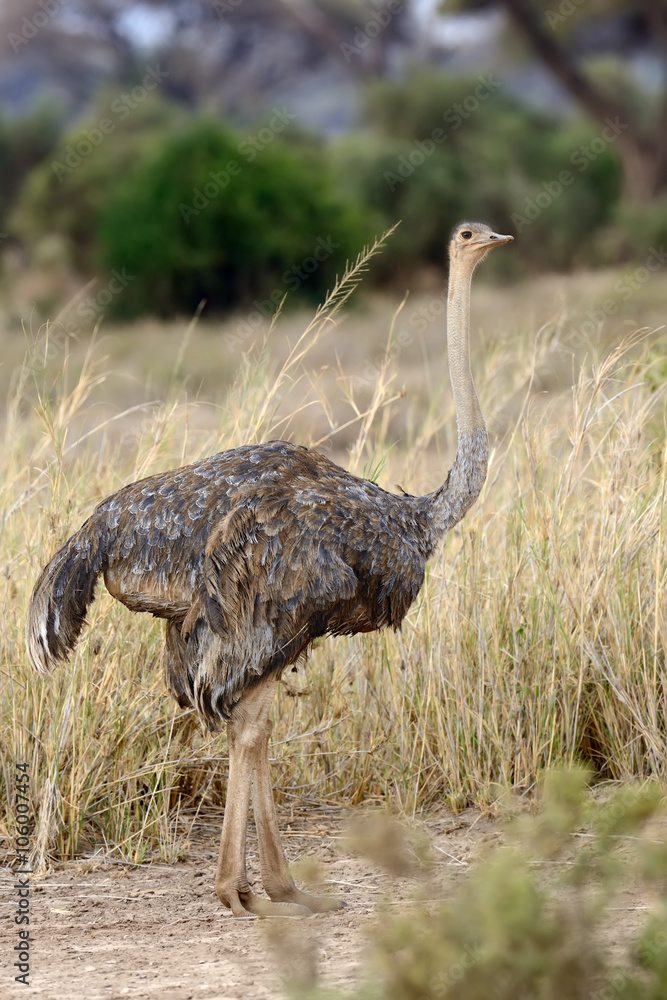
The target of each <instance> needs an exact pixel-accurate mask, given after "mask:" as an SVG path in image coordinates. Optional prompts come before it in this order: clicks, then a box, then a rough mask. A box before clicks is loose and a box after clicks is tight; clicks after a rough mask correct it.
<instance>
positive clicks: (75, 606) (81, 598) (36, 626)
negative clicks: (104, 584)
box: [25, 523, 106, 674]
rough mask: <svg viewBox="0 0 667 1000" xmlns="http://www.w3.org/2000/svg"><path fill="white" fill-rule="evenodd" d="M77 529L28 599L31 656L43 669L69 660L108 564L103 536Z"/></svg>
mask: <svg viewBox="0 0 667 1000" xmlns="http://www.w3.org/2000/svg"><path fill="white" fill-rule="evenodd" d="M87 527H88V524H87V523H86V524H84V525H83V527H82V528H81V529H80V530H79V531H77V533H76V534H75V535H72V537H71V538H70V539H69V540H68V541H67V542H65V544H64V545H63V547H62V548H61V549H60V550H59V551H58V552H56V554H55V555H54V557H53V559H51V561H50V562H49V563H48V564H47V565H46V566H45V567H44V569H43V570H42V572H41V573H40V575H39V579H38V580H37V583H36V584H35V587H34V589H33V592H32V595H31V597H30V601H29V603H28V617H27V621H26V628H25V639H26V648H27V652H28V659H29V660H30V662H31V664H32V666H33V667H34V668H35V670H37V671H38V672H39V673H40V674H48V673H49V672H50V671H51V670H52V669H53V667H54V666H55V665H56V663H58V662H59V661H60V660H67V659H68V658H69V655H70V653H71V652H72V650H73V649H74V647H75V646H76V642H77V639H78V638H79V635H80V634H81V630H82V628H83V626H84V624H85V621H86V612H87V610H88V607H89V606H90V604H92V602H93V600H94V599H95V583H96V582H97V577H98V576H99V574H100V572H101V571H102V570H103V569H104V567H105V563H106V553H105V550H104V544H103V539H102V538H101V537H99V536H98V537H97V538H94V537H92V535H91V533H89V532H87V531H86V528H87Z"/></svg>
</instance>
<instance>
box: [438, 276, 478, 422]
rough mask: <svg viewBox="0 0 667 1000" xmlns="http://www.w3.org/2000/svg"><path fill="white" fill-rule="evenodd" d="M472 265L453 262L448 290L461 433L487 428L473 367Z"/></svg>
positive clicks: (450, 351)
mask: <svg viewBox="0 0 667 1000" xmlns="http://www.w3.org/2000/svg"><path fill="white" fill-rule="evenodd" d="M471 281H472V268H471V267H470V266H469V265H468V266H465V265H461V264H455V263H454V262H452V266H451V270H450V274H449V291H448V293H447V355H448V359H449V380H450V382H451V384H452V394H453V396H454V406H455V407H456V424H457V427H458V432H459V440H460V438H461V435H464V434H473V433H475V432H476V431H480V430H482V431H486V425H485V423H484V417H483V416H482V411H481V408H480V405H479V399H478V398H477V392H476V390H475V383H474V382H473V380H472V372H471V370H470V283H471Z"/></svg>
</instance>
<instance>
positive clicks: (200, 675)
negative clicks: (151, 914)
mask: <svg viewBox="0 0 667 1000" xmlns="http://www.w3.org/2000/svg"><path fill="white" fill-rule="evenodd" d="M510 239H511V237H507V236H499V235H497V234H495V233H493V232H492V231H491V230H490V229H488V227H486V226H483V225H482V224H480V223H463V224H461V225H460V226H458V227H457V228H456V229H455V231H454V233H453V235H452V239H451V242H450V262H451V265H450V287H449V304H448V329H447V333H448V348H449V364H450V376H451V381H452V389H453V392H454V398H455V403H456V411H457V422H458V429H459V442H458V449H457V454H456V459H455V461H454V465H453V468H452V470H451V472H450V473H449V475H448V477H447V480H446V482H445V483H444V485H443V486H442V487H440V488H439V489H438V490H436V491H435V492H434V493H431V494H428V495H427V496H423V497H414V496H408V495H402V496H396V495H395V494H392V493H388V492H386V491H385V490H383V489H382V488H381V487H379V486H378V485H377V484H375V483H372V482H369V481H367V480H364V479H360V478H359V477H357V476H353V475H352V474H351V473H349V472H346V471H345V470H344V469H342V468H340V467H339V466H337V465H335V464H334V463H333V462H331V461H329V459H327V458H325V457H324V456H323V455H320V454H318V453H317V452H315V451H312V450H310V449H308V448H303V447H299V446H296V445H293V444H288V443H287V442H284V441H273V442H269V443H268V444H259V445H248V446H245V447H242V448H235V449H233V450H230V451H225V452H221V453H220V454H218V455H214V456H212V457H211V458H207V459H204V460H203V461H200V462H195V463H193V464H192V465H188V466H185V467H183V468H181V469H175V470H171V471H168V472H163V473H159V474H158V475H154V476H150V477H149V478H147V479H143V480H141V481H140V482H137V483H132V484H130V485H129V486H125V487H123V488H122V489H121V490H118V492H117V493H114V494H113V495H112V496H110V497H108V498H107V499H106V500H104V501H103V502H102V503H101V504H99V505H98V506H97V507H96V508H95V510H94V511H93V513H92V515H91V516H90V517H89V519H88V520H87V521H86V522H85V524H84V525H83V526H82V527H81V528H80V529H79V531H78V532H77V533H76V534H75V535H73V536H72V537H71V538H70V539H69V540H68V541H67V542H66V543H65V545H64V546H63V547H62V548H61V549H60V551H59V552H57V553H56V555H55V556H54V557H53V559H52V560H51V561H50V562H49V564H48V565H47V566H46V567H45V568H44V570H43V571H42V573H41V575H40V577H39V579H38V581H37V583H36V584H35V588H34V591H33V594H32V597H31V601H30V607H29V611H28V621H27V625H26V642H27V648H28V655H29V657H30V660H31V661H32V663H33V665H34V666H35V667H36V669H37V670H38V671H40V672H41V673H43V674H46V673H48V671H49V669H50V668H51V667H52V666H53V665H54V663H55V662H56V661H58V660H64V659H66V658H67V657H68V655H69V653H70V652H71V651H72V649H73V648H74V645H75V643H76V641H77V639H78V636H79V634H80V632H81V629H82V628H83V625H84V623H85V617H86V610H87V607H88V605H89V604H90V603H91V601H92V600H93V599H94V590H95V582H96V580H97V578H98V576H99V575H100V574H102V575H103V576H104V582H105V584H106V586H107V589H108V590H109V592H110V593H111V594H112V595H113V596H114V597H115V598H116V599H117V600H118V601H121V602H122V603H123V604H125V606H126V607H128V608H129V609H130V610H131V611H147V612H150V613H152V614H154V615H156V616H158V617H160V618H164V619H166V642H165V649H164V657H163V665H164V672H165V679H166V683H167V687H168V688H169V690H170V691H171V693H172V694H173V695H174V697H175V698H176V699H177V701H178V703H179V704H180V705H181V706H187V705H191V706H193V707H194V708H195V709H196V710H197V712H198V713H199V715H200V717H201V719H202V721H203V723H204V724H205V725H206V726H207V727H208V728H210V729H214V728H216V726H217V725H218V724H219V723H220V722H221V721H225V722H227V724H228V732H229V747H230V779H229V784H228V796H227V805H226V807H225V820H224V824H223V832H222V840H221V849H220V861H219V865H218V875H217V878H216V890H217V892H218V895H219V897H220V899H221V900H222V901H223V902H224V903H225V904H226V905H227V906H230V907H231V909H232V911H233V912H234V914H235V915H241V914H243V913H245V912H246V911H250V912H252V913H267V912H310V911H312V910H322V909H330V908H334V907H336V906H338V905H339V904H338V901H336V900H327V899H318V898H317V897H312V896H309V895H307V894H306V893H301V892H300V890H298V889H296V887H295V886H294V883H293V882H292V880H291V877H290V876H289V873H288V871H287V866H286V862H285V859H284V855H283V853H282V848H281V847H280V842H279V838H278V830H277V820H276V817H275V808H274V806H273V798H272V792H271V788H270V783H269V778H268V756H267V754H268V733H269V731H270V722H269V706H270V702H271V696H272V694H273V691H274V688H275V683H276V681H277V680H278V679H279V678H280V675H281V674H282V672H283V670H284V669H285V668H286V667H287V666H289V665H290V664H292V663H294V661H295V660H296V659H297V658H298V657H299V656H300V655H301V654H302V653H304V652H305V651H306V650H307V648H308V646H309V645H310V644H311V643H312V641H313V640H314V639H316V638H317V637H319V636H322V635H325V634H327V633H328V634H332V635H351V634H354V633H356V632H370V631H373V630H375V629H379V628H384V627H386V626H391V627H393V628H395V629H396V628H398V627H399V626H400V624H401V622H402V620H403V618H404V617H405V614H406V612H407V610H408V608H409V607H410V605H411V604H412V602H413V601H414V599H415V597H416V595H417V593H418V591H419V588H420V587H421V585H422V582H423V579H424V568H425V564H426V560H427V559H428V558H429V556H430V555H431V554H432V553H433V551H434V549H435V547H436V545H437V544H438V541H439V540H440V539H441V538H442V536H443V535H444V534H445V533H446V531H447V530H449V528H451V527H452V526H453V525H454V524H456V523H457V522H458V521H459V520H460V519H461V518H462V517H463V515H464V514H465V513H466V511H467V510H468V509H469V507H470V506H471V505H472V503H473V502H474V501H475V499H476V498H477V496H478V495H479V492H480V490H481V488H482V485H483V483H484V479H485V476H486V465H487V451H488V441H487V434H486V428H485V425H484V421H483V419H482V415H481V411H480V409H479V403H478V401H477V395H476V393H475V389H474V385H473V382H472V376H471V374H470V363H469V332H468V331H469V312H468V309H469V288H470V279H471V277H472V273H473V270H474V268H475V265H476V264H477V263H478V261H479V260H481V259H482V258H483V256H484V255H485V254H486V252H487V251H488V249H489V248H490V247H492V246H494V245H498V244H500V243H504V242H508V241H509V240H510ZM251 786H252V792H253V797H254V809H255V819H256V822H257V826H258V837H259V848H260V861H261V864H262V877H263V883H264V886H265V888H266V890H267V892H268V893H269V895H270V897H271V899H272V900H273V901H274V902H273V903H269V902H268V901H265V900H261V899H260V898H259V897H256V896H254V895H253V894H252V893H251V892H250V887H249V886H248V883H247V880H246V877H245V826H246V822H247V810H248V804H249V796H250V790H251ZM304 907H305V908H306V910H304Z"/></svg>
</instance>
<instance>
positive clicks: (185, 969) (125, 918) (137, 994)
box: [0, 810, 496, 1000]
mask: <svg viewBox="0 0 667 1000" xmlns="http://www.w3.org/2000/svg"><path fill="white" fill-rule="evenodd" d="M350 816H351V813H350V812H349V811H347V812H346V811H343V810H340V811H338V810H335V811H332V810H326V811H323V810H318V811H315V812H313V811H309V812H304V813H303V814H302V815H300V816H298V817H296V818H294V817H287V818H284V819H283V826H282V829H283V831H284V833H285V844H286V850H287V853H288V857H289V858H290V860H291V861H292V862H293V861H295V860H302V861H303V859H310V858H311V857H312V858H313V859H317V862H318V864H319V866H320V872H321V876H320V877H321V878H322V880H323V882H325V883H326V885H325V886H324V891H325V892H333V893H335V894H337V895H340V896H341V897H343V898H344V900H345V902H346V907H345V909H344V910H343V911H340V912H338V913H335V914H322V915H318V916H315V917H313V918H312V919H310V920H284V919H280V920H257V919H254V918H252V917H250V918H248V920H234V919H233V918H232V917H231V916H229V913H228V911H227V910H225V909H223V907H222V906H221V905H220V903H219V902H218V900H217V898H216V896H215V894H214V890H213V876H214V871H215V861H216V856H217V832H216V828H215V821H214V819H213V817H210V818H207V819H206V820H202V821H201V822H200V823H199V826H198V830H199V833H198V837H199V839H198V841H197V842H196V844H195V845H194V846H193V851H192V855H191V857H190V858H189V859H188V860H187V861H186V862H183V863H180V864H176V865H169V866H168V865H162V864H152V865H144V866H142V867H129V866H126V865H120V864H109V863H108V862H107V863H106V864H102V865H101V866H100V868H99V869H97V870H86V869H87V868H88V867H89V866H88V864H87V863H86V862H83V863H80V862H79V863H76V862H73V863H69V864H64V865H61V866H59V867H58V869H57V870H56V871H53V872H51V873H50V874H49V875H47V876H45V877H43V878H41V879H37V880H35V882H34V883H33V893H32V901H31V923H30V932H31V933H30V937H31V942H32V945H31V969H30V988H29V989H26V987H25V986H23V985H20V984H16V983H14V982H13V976H8V967H9V966H10V965H11V962H8V961H7V956H8V955H9V954H10V953H11V951H12V949H13V947H14V944H15V943H16V942H17V933H16V928H15V927H14V926H13V924H12V917H11V914H12V913H13V911H14V909H15V899H14V895H13V893H12V890H11V885H12V877H11V873H10V872H8V871H7V870H6V869H5V870H4V871H3V872H2V881H1V883H0V887H1V889H2V894H1V896H0V900H1V903H2V910H1V912H2V915H3V918H4V919H3V920H2V923H1V925H0V954H2V965H3V969H2V978H3V981H2V983H1V984H0V996H2V997H3V998H5V997H7V998H10V997H11V998H12V1000H13V998H14V997H28V996H30V997H38V998H40V1000H42V998H43V1000H75V998H79V997H80V998H83V1000H99V998H110V1000H116V998H122V997H130V998H133V1000H144V998H146V1000H154V998H158V997H159V998H161V1000H200V998H206V1000H223V998H224V1000H236V998H238V1000H260V998H262V1000H263V998H271V1000H273V998H276V1000H277V998H280V997H281V996H282V995H283V985H282V984H283V982H284V976H285V975H286V974H287V975H294V974H295V973H296V975H297V976H299V977H303V978H304V980H308V979H309V978H311V977H312V975H313V973H314V971H315V970H317V974H318V976H319V978H320V981H322V982H325V983H329V984H332V985H336V986H338V987H341V988H343V989H345V988H347V989H351V988H352V987H353V986H354V985H355V984H356V983H358V981H359V974H360V967H361V965H362V963H363V960H364V951H365V948H366V947H367V944H366V941H367V937H366V931H367V930H368V929H369V927H370V924H371V922H372V916H373V914H374V912H375V909H376V905H377V903H378V902H380V901H381V900H382V899H386V898H387V897H388V898H389V899H390V900H391V903H390V905H391V906H392V907H393V906H400V903H401V900H408V899H410V898H411V896H412V895H413V894H414V891H415V882H414V879H411V878H392V879H389V878H388V877H387V876H386V875H384V874H383V873H382V872H381V871H380V869H379V868H376V867H374V866H373V864H372V863H371V862H369V861H367V860H365V859H360V858H356V857H353V856H351V855H350V853H349V851H345V852H344V851H343V846H342V845H343V843H344V842H343V841H342V833H343V830H344V828H345V827H346V825H347V823H348V822H349V819H350ZM426 827H427V832H428V835H429V837H430V838H432V842H433V844H434V846H435V848H436V853H437V855H438V858H439V859H441V861H440V863H439V869H440V870H439V871H438V875H437V878H438V882H439V883H440V884H442V882H443V881H444V882H445V883H446V882H447V881H449V880H450V879H451V880H452V882H455V881H457V880H458V879H459V878H461V877H462V873H464V872H465V870H466V868H467V864H468V860H469V859H470V858H471V857H472V856H473V855H475V854H476V853H477V852H478V851H479V849H480V847H481V845H482V844H483V842H484V841H485V840H487V839H489V838H490V837H491V838H495V836H496V834H494V832H493V827H492V824H491V823H490V822H489V821H488V820H486V819H484V818H483V817H481V816H480V815H479V814H476V813H473V812H469V813H465V814H463V815H461V816H458V817H443V818H442V819H439V820H433V821H431V822H429V823H428V824H426ZM442 852H446V853H442ZM249 859H250V866H249V867H250V870H251V879H252V877H257V874H258V870H257V866H256V854H255V850H254V843H253V839H252V837H251V838H250V843H249ZM11 961H13V959H12V960H11Z"/></svg>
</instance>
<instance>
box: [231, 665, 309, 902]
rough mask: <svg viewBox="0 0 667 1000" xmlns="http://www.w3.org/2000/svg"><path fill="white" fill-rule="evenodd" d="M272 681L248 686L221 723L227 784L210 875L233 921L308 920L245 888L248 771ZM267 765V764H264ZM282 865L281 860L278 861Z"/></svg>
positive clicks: (261, 735) (264, 736) (265, 729)
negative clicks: (226, 754)
mask: <svg viewBox="0 0 667 1000" xmlns="http://www.w3.org/2000/svg"><path fill="white" fill-rule="evenodd" d="M274 690H275V682H273V681H272V682H271V684H270V686H269V685H267V684H266V683H264V684H257V685H256V686H254V687H252V688H251V689H250V690H249V691H248V692H247V693H246V694H245V695H244V696H243V698H242V699H241V701H240V702H239V703H238V704H237V705H236V706H235V708H234V711H233V715H232V719H231V721H230V722H229V723H228V724H227V734H228V742H229V781H228V783H227V799H226V802H225V815H224V819H223V823H222V833H221V835H220V854H219V856H218V868H217V871H216V875H215V891H216V893H217V895H218V899H219V900H220V902H221V903H223V904H224V905H225V906H227V907H229V908H230V909H231V911H232V913H233V915H234V916H235V917H245V916H247V914H248V913H252V914H255V915H256V916H285V917H292V916H309V915H310V912H311V911H310V910H309V909H306V908H305V907H304V906H300V905H298V904H296V903H290V902H270V901H269V900H268V899H263V898H262V897H261V896H256V895H255V894H254V893H253V892H251V890H250V884H249V883H248V876H247V874H246V832H247V826H248V807H249V805H250V788H251V783H252V780H253V773H254V771H255V768H256V766H257V763H258V761H259V760H260V758H261V757H262V754H264V756H266V753H267V744H268V739H269V733H270V731H271V722H270V720H269V707H270V704H271V699H272V696H273V692H274ZM267 763H268V761H267ZM283 861H284V858H283Z"/></svg>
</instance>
